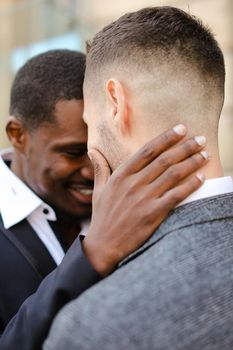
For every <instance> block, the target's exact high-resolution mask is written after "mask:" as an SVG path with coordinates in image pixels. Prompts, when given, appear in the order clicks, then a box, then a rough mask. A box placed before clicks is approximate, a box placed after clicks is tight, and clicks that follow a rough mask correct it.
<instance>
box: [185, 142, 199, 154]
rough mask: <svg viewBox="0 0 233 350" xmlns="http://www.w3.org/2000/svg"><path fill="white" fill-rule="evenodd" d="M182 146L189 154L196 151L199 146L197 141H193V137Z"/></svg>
mask: <svg viewBox="0 0 233 350" xmlns="http://www.w3.org/2000/svg"><path fill="white" fill-rule="evenodd" d="M181 147H183V149H184V152H185V153H186V154H187V155H189V154H191V153H192V152H194V151H195V150H196V149H197V148H198V147H197V143H196V142H194V141H193V139H191V140H187V141H186V142H184V143H183V144H182V145H181Z"/></svg>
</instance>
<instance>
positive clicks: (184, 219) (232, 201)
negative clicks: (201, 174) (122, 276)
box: [119, 193, 233, 267]
mask: <svg viewBox="0 0 233 350" xmlns="http://www.w3.org/2000/svg"><path fill="white" fill-rule="evenodd" d="M227 218H233V194H232V193H228V194H223V195H218V196H213V197H209V198H206V199H201V200H197V201H194V202H191V203H188V204H185V205H183V206H180V207H178V208H176V209H175V210H173V211H172V212H171V213H170V215H169V216H168V217H167V219H166V220H165V221H164V222H162V223H161V225H160V226H159V227H158V229H157V230H156V231H155V232H154V233H153V235H152V236H151V238H150V239H149V240H148V241H147V242H146V243H145V244H143V245H142V246H141V247H140V248H139V249H137V250H136V251H134V252H133V253H132V254H130V255H129V256H128V257H127V258H125V259H124V260H123V261H122V262H121V263H120V264H119V267H121V266H122V265H124V264H126V263H128V262H129V261H130V260H133V259H135V258H136V257H137V256H138V255H140V254H142V253H143V252H144V251H145V250H147V249H149V248H150V247H151V246H153V245H154V244H156V243H157V242H159V241H160V240H161V239H163V238H164V237H165V236H166V235H168V234H170V233H172V232H173V231H176V232H177V230H179V229H181V228H184V227H189V226H191V225H195V224H200V223H203V222H211V221H214V220H222V219H227Z"/></svg>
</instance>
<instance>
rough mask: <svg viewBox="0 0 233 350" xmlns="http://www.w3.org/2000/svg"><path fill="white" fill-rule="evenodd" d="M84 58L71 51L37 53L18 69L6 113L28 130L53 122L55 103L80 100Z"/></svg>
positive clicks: (80, 54) (81, 96)
mask: <svg viewBox="0 0 233 350" xmlns="http://www.w3.org/2000/svg"><path fill="white" fill-rule="evenodd" d="M85 60H86V57H85V55H84V54H83V53H80V52H76V51H71V50H51V51H47V52H45V53H42V54H39V55H37V56H35V57H33V58H31V59H30V60H29V61H27V62H26V64H25V65H24V66H23V67H21V68H20V69H19V71H18V73H17V74H16V76H15V79H14V81H13V85H12V88H11V95H10V114H11V115H14V116H15V117H16V118H19V119H20V120H21V121H22V122H23V123H24V124H25V126H27V127H28V128H31V129H35V128H37V127H39V126H40V125H41V124H42V123H44V122H53V121H54V118H53V112H54V110H55V106H56V103H57V102H59V101H61V100H71V99H77V100H82V99H83V80H84V72H85Z"/></svg>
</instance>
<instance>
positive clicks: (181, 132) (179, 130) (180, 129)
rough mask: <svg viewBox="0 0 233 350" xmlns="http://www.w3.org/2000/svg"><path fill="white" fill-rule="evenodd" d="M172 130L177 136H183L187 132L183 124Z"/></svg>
mask: <svg viewBox="0 0 233 350" xmlns="http://www.w3.org/2000/svg"><path fill="white" fill-rule="evenodd" d="M173 130H174V131H175V133H176V134H177V135H185V134H186V132H187V129H186V127H185V126H184V125H183V124H178V125H176V126H174V128H173Z"/></svg>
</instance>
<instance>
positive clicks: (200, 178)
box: [196, 173, 205, 183]
mask: <svg viewBox="0 0 233 350" xmlns="http://www.w3.org/2000/svg"><path fill="white" fill-rule="evenodd" d="M196 177H197V178H198V179H199V180H200V181H201V182H202V183H203V182H204V181H205V175H204V174H203V173H197V174H196Z"/></svg>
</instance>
